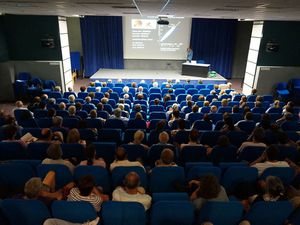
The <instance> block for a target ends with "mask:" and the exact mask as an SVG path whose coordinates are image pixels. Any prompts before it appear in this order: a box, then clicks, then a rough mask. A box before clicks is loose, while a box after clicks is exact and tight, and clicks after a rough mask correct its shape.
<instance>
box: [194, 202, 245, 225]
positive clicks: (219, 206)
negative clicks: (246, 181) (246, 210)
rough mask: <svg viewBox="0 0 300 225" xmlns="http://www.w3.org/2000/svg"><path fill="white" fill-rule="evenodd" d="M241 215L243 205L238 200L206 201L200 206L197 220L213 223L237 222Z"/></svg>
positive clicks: (220, 224) (229, 224) (227, 224)
mask: <svg viewBox="0 0 300 225" xmlns="http://www.w3.org/2000/svg"><path fill="white" fill-rule="evenodd" d="M242 215H243V205H242V204H241V203H240V202H238V201H232V202H217V201H215V202H214V201H207V202H206V203H205V204H204V205H203V207H202V208H201V211H200V215H199V218H198V222H200V223H203V222H207V221H209V222H211V223H212V224H214V225H233V224H238V222H239V221H240V220H241V218H242Z"/></svg>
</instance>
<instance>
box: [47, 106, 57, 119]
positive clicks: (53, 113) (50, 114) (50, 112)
mask: <svg viewBox="0 0 300 225" xmlns="http://www.w3.org/2000/svg"><path fill="white" fill-rule="evenodd" d="M55 116H56V110H55V109H54V108H51V109H48V112H47V117H48V118H52V119H53V118H54V117H55Z"/></svg>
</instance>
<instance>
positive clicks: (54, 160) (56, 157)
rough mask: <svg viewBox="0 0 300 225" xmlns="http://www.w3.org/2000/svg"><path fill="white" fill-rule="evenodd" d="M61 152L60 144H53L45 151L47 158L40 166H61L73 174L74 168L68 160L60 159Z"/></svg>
mask: <svg viewBox="0 0 300 225" xmlns="http://www.w3.org/2000/svg"><path fill="white" fill-rule="evenodd" d="M62 155H63V152H62V150H61V147H60V144H57V143H53V144H51V145H50V146H49V147H48V149H47V156H48V158H46V159H44V160H43V161H42V164H61V165H65V166H67V167H68V168H69V170H70V171H71V173H73V171H74V169H75V166H74V165H73V164H72V163H71V162H70V161H68V160H64V159H62Z"/></svg>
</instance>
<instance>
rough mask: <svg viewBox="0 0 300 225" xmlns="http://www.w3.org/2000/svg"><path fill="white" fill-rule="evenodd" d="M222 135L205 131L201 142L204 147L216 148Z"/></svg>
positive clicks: (217, 132) (218, 132)
mask: <svg viewBox="0 0 300 225" xmlns="http://www.w3.org/2000/svg"><path fill="white" fill-rule="evenodd" d="M221 134H222V133H221V132H220V131H205V132H203V133H202V134H201V136H200V142H201V144H203V145H209V146H215V145H216V143H217V140H218V138H219V136H221Z"/></svg>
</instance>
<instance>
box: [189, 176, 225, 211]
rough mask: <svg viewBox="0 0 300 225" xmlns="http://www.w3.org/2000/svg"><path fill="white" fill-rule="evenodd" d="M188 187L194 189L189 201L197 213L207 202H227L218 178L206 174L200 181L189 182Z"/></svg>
mask: <svg viewBox="0 0 300 225" xmlns="http://www.w3.org/2000/svg"><path fill="white" fill-rule="evenodd" d="M189 186H190V188H191V189H195V190H194V191H193V192H192V194H191V196H190V200H191V201H192V203H193V205H194V206H195V209H196V212H197V213H199V211H200V210H201V208H202V206H203V205H204V203H205V202H207V201H219V202H228V201H229V199H228V196H227V194H226V191H225V189H224V188H223V187H222V186H221V185H220V183H219V181H218V178H217V177H216V176H214V175H211V174H208V175H205V176H203V177H202V178H201V179H200V180H191V181H190V182H189Z"/></svg>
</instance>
